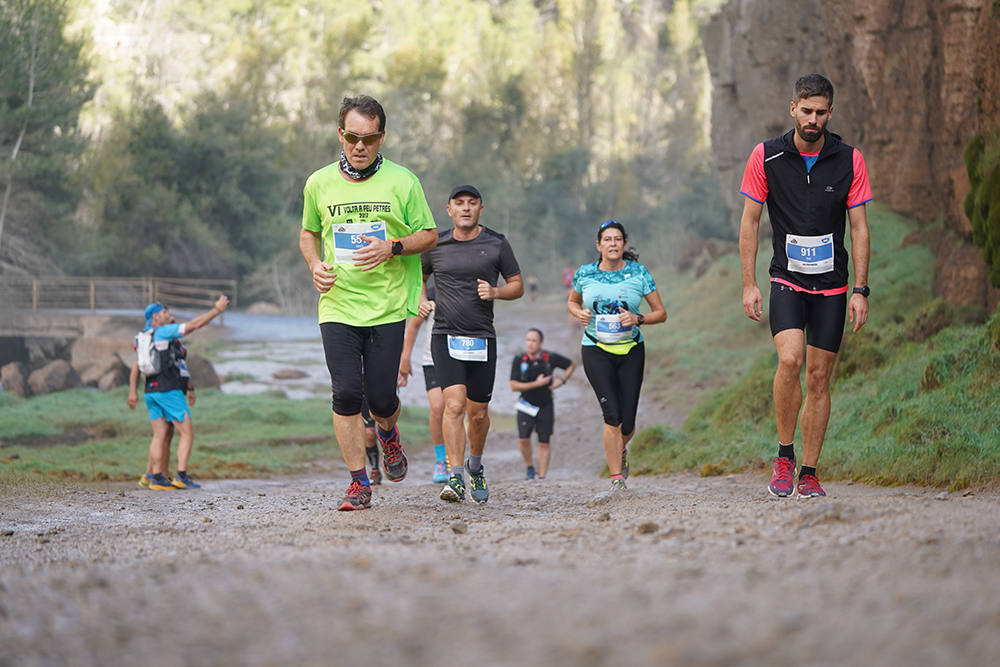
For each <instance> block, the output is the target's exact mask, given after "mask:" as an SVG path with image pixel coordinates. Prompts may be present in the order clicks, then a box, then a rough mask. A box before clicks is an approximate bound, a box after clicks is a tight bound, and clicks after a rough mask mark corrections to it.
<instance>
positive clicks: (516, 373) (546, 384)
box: [510, 329, 576, 479]
mask: <svg viewBox="0 0 1000 667" xmlns="http://www.w3.org/2000/svg"><path fill="white" fill-rule="evenodd" d="M544 338H545V336H544V335H543V334H542V332H541V330H540V329H528V333H527V334H525V336H524V354H522V355H520V356H518V357H514V361H513V363H512V364H511V367H510V389H511V391H519V392H521V400H519V401H518V402H517V437H518V441H517V443H518V446H519V447H520V448H521V457H522V458H524V465H525V466H526V467H527V471H526V473H525V479H534V478H535V466H534V465H532V456H531V432H532V431H535V432H536V433H537V434H538V478H539V479H545V475H546V474H547V473H548V471H549V440H550V439H551V438H552V431H553V430H554V427H555V420H556V411H555V406H554V405H553V403H552V390H553V389H558V388H559V387H561V386H563V385H564V384H566V383H567V382H568V381H569V379H570V377H571V376H572V375H573V370H574V369H575V368H576V363H575V362H574V361H573V360H572V359H568V358H566V357H564V356H562V355H561V354H556V353H555V352H549V351H547V350H543V349H542V341H543V340H544ZM557 368H561V369H563V370H564V371H565V372H564V373H563V375H562V377H561V378H557V377H554V376H553V371H554V370H555V369H557Z"/></svg>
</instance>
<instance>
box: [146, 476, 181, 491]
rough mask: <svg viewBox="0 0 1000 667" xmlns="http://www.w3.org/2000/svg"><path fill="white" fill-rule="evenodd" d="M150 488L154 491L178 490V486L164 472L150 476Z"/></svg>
mask: <svg viewBox="0 0 1000 667" xmlns="http://www.w3.org/2000/svg"><path fill="white" fill-rule="evenodd" d="M149 488H150V490H152V491H176V490H177V487H176V486H174V485H173V483H172V482H171V481H170V479H168V478H167V476H166V475H164V474H163V473H159V472H158V473H156V474H155V475H153V476H152V477H150V478H149Z"/></svg>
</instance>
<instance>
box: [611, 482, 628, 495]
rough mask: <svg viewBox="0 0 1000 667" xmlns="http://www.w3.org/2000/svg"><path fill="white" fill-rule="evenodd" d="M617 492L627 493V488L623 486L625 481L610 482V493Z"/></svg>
mask: <svg viewBox="0 0 1000 667" xmlns="http://www.w3.org/2000/svg"><path fill="white" fill-rule="evenodd" d="M619 491H628V487H627V486H625V480H624V479H613V480H611V492H612V493H617V492H619Z"/></svg>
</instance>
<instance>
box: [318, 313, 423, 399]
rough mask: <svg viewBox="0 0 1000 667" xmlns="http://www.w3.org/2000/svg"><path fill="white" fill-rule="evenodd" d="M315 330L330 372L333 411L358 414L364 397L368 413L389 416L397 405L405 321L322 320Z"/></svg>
mask: <svg viewBox="0 0 1000 667" xmlns="http://www.w3.org/2000/svg"><path fill="white" fill-rule="evenodd" d="M319 329H320V332H321V333H322V335H323V351H324V353H325V354H326V367H327V369H328V370H329V371H330V388H331V394H332V396H333V411H334V413H335V414H338V415H342V416H345V417H349V416H352V415H356V414H359V413H360V412H361V403H362V399H367V401H368V407H369V408H370V409H371V414H372V415H374V416H376V417H391V416H392V415H393V414H394V413H395V412H396V408H398V407H399V398H398V397H397V396H396V379H397V377H398V375H399V357H400V354H402V352H403V334H404V332H405V331H406V321H405V320H402V321H400V322H390V323H389V324H380V325H378V326H373V327H355V326H351V325H349V324H341V323H339V322H323V323H322V324H320V325H319Z"/></svg>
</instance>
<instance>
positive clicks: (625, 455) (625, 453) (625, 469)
mask: <svg viewBox="0 0 1000 667" xmlns="http://www.w3.org/2000/svg"><path fill="white" fill-rule="evenodd" d="M622 478H623V479H628V447H626V448H625V449H623V450H622Z"/></svg>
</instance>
